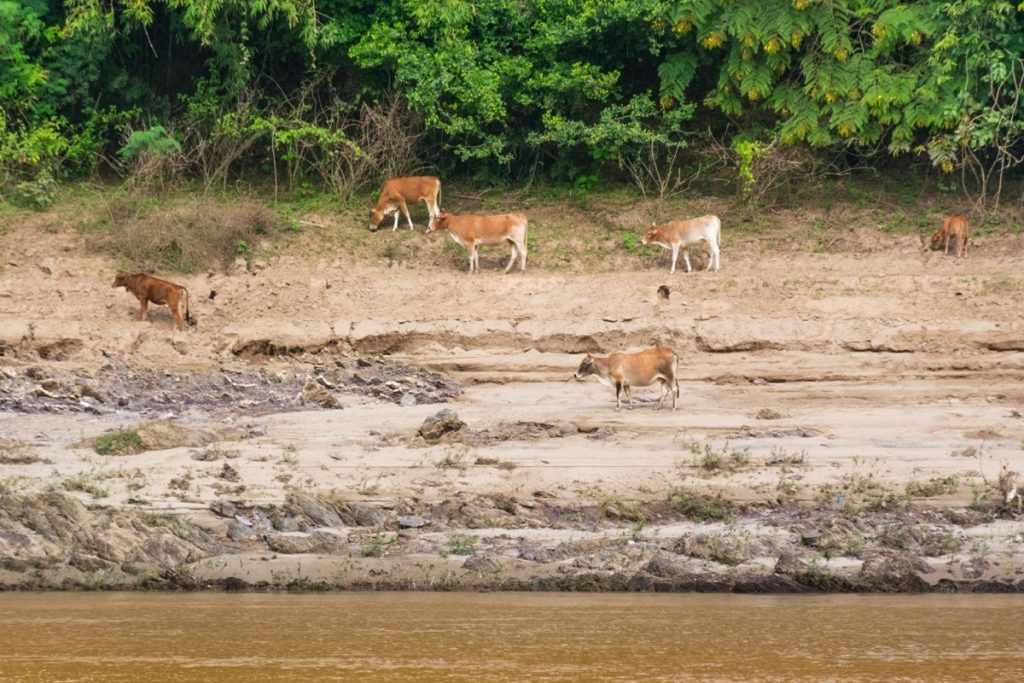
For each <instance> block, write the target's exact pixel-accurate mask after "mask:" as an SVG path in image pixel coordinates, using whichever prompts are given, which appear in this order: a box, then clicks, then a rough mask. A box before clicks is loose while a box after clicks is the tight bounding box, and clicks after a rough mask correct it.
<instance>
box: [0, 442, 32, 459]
mask: <svg viewBox="0 0 1024 683" xmlns="http://www.w3.org/2000/svg"><path fill="white" fill-rule="evenodd" d="M42 461H43V459H42V458H40V457H39V452H38V451H37V450H36V447H35V446H33V445H32V444H30V443H27V442H25V441H0V465H31V464H32V463H34V462H42Z"/></svg>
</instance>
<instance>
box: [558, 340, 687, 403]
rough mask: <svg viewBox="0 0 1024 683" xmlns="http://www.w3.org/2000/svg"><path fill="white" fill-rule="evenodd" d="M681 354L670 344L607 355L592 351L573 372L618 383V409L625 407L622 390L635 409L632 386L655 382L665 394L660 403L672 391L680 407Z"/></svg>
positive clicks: (616, 387) (612, 383)
mask: <svg viewBox="0 0 1024 683" xmlns="http://www.w3.org/2000/svg"><path fill="white" fill-rule="evenodd" d="M678 372H679V356H678V355H676V352H675V351H673V350H672V349H670V348H669V347H667V346H657V347H654V348H651V349H645V350H644V351H637V352H635V353H613V354H611V355H610V356H607V357H605V358H599V357H597V356H591V355H590V354H589V353H588V354H587V355H586V357H584V359H583V361H582V362H580V366H579V367H578V368H577V369H576V373H575V374H574V375H573V378H574V379H577V380H579V379H584V378H586V377H589V376H590V375H594V376H595V377H597V379H598V380H599V381H600V382H601V383H602V384H607V385H608V386H612V387H615V410H619V409H620V408H621V407H622V394H623V393H625V394H626V401H627V403H626V407H627V408H629V409H630V410H632V409H633V393H632V391H631V390H630V387H649V386H651V385H652V384H654V383H655V382H658V383H659V384H661V396H660V397H659V398H658V405H657V407H658V408H660V407H661V404H662V403H663V402H664V401H665V395H666V394H672V410H675V409H676V399H677V398H679V380H678V378H677V375H678Z"/></svg>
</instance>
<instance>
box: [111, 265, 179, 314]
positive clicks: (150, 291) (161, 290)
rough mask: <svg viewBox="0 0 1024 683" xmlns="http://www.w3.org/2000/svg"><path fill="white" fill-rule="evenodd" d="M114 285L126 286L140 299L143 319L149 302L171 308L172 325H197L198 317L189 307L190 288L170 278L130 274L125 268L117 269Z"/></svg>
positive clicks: (128, 290) (126, 289) (127, 289)
mask: <svg viewBox="0 0 1024 683" xmlns="http://www.w3.org/2000/svg"><path fill="white" fill-rule="evenodd" d="M112 286H113V287H124V289H125V291H127V292H131V293H132V294H134V295H135V298H137V299H138V300H139V304H140V305H141V306H142V320H146V309H147V308H148V306H149V302H150V301H152V302H153V303H154V304H159V305H166V306H167V307H168V308H170V309H171V327H172V328H174V327H177V326H179V325H180V326H181V327H184V326H185V322H188V324H189V325H195V324H196V319H195V318H194V317H193V316H192V314H191V312H190V311H189V309H188V290H187V289H185V288H184V287H182V286H181V285H179V284H177V283H176V282H170V281H169V280H161V279H160V278H158V277H153V276H152V275H147V274H146V273H135V274H134V275H129V274H128V273H127V272H125V271H123V270H119V271H117V275H116V276H115V277H114V284H113V285H112Z"/></svg>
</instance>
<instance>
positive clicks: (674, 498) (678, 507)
mask: <svg viewBox="0 0 1024 683" xmlns="http://www.w3.org/2000/svg"><path fill="white" fill-rule="evenodd" d="M668 503H669V506H670V507H671V508H672V509H673V510H675V511H676V512H677V513H679V514H681V515H683V516H684V517H687V518H689V519H692V520H694V521H696V522H727V521H731V520H732V514H733V513H732V504H731V503H730V502H729V501H727V500H725V499H724V498H723V497H722V494H721V493H716V494H715V495H713V496H712V495H710V494H707V493H701V492H698V491H692V490H690V489H684V488H680V487H677V488H673V489H671V490H670V491H669V492H668Z"/></svg>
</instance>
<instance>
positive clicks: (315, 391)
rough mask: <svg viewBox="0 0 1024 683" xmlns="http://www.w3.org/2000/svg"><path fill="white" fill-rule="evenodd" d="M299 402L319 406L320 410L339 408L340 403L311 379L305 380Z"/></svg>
mask: <svg viewBox="0 0 1024 683" xmlns="http://www.w3.org/2000/svg"><path fill="white" fill-rule="evenodd" d="M299 400H300V401H301V402H302V403H303V404H305V403H313V404H315V405H318V406H320V407H321V408H340V407H341V403H339V402H338V399H337V398H335V396H334V394H332V393H331V392H329V391H328V390H327V389H325V388H324V387H322V386H320V384H318V383H317V382H316V381H315V380H313V379H312V378H307V379H306V385H305V386H304V387H302V394H301V395H300V397H299Z"/></svg>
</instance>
